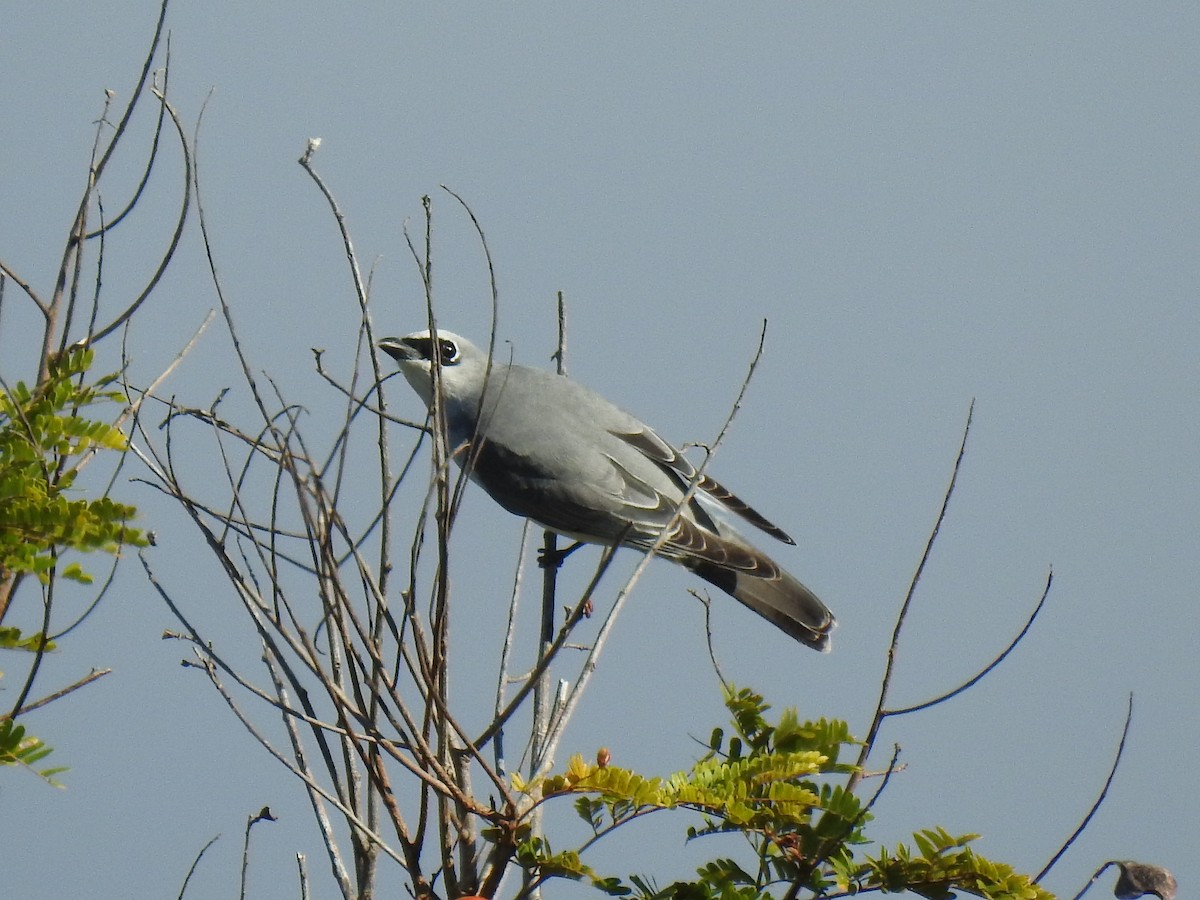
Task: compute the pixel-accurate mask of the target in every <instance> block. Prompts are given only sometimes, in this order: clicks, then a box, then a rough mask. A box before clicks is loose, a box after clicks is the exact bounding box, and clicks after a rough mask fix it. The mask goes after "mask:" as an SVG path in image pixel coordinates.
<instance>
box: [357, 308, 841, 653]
mask: <svg viewBox="0 0 1200 900" xmlns="http://www.w3.org/2000/svg"><path fill="white" fill-rule="evenodd" d="M377 346H378V347H379V349H380V350H382V351H383V352H384V353H386V354H387V355H388V356H390V357H392V359H394V360H395V361H396V363H397V364H398V366H399V368H400V371H401V373H403V375H404V377H405V379H406V380H407V381H408V383H409V385H411V386H412V388H413V390H414V391H415V392H416V393H417V395H418V396H419V397H420V399H421V400H422V401H423V402H424V403H425V406H426V408H427V409H429V408H432V406H433V402H434V381H433V367H434V360H435V359H436V360H437V361H438V363H439V364H440V367H441V389H442V396H443V401H444V407H443V408H444V415H445V421H446V430H447V438H448V440H449V442H450V446H451V449H452V450H455V451H457V452H456V453H455V458H456V460H458V462H459V463H460V464H462V465H468V463H467V462H466V461H467V460H468V459H470V460H472V462H471V463H470V464H469V466H470V468H469V471H470V475H471V478H472V480H474V481H475V482H476V483H478V484H479V485H480V486H482V487H483V489H484V490H485V491H486V492H487V493H488V494H489V495H490V496H491V497H492V499H493V500H495V501H496V502H497V503H499V504H500V506H502V507H503V508H504V509H506V510H508V511H509V512H510V513H513V514H515V515H517V516H521V517H523V518H528V519H532V520H533V521H535V522H537V523H538V524H540V525H542V526H543V527H545V528H549V529H551V530H552V531H555V532H557V533H559V534H561V535H564V536H565V537H567V538H570V539H572V540H574V541H579V542H583V543H593V544H601V545H606V546H612V545H615V544H620V545H623V546H628V547H633V548H636V549H638V550H641V551H643V552H648V551H650V550H651V549H652V548H653V546H654V545H655V543H656V542H658V541H659V538H660V537H662V535H663V531H664V530H665V529H666V530H667V534H666V536H665V537H663V539H662V542H661V543H660V544H659V546H658V548H657V550H655V552H656V554H657V555H659V556H662V557H664V558H666V559H668V560H671V561H672V562H675V563H678V564H679V565H681V566H683V567H684V568H686V569H689V570H690V571H692V572H693V573H695V574H696V575H698V576H700V578H702V579H704V580H705V581H707V582H708V583H709V584H711V585H713V586H714V587H717V588H719V589H720V590H722V591H724V592H725V593H726V594H729V595H730V596H732V597H734V598H735V599H737V600H739V601H741V602H742V603H743V604H745V605H746V606H747V607H749V608H750V609H752V610H754V612H756V613H758V614H759V615H760V616H762V617H763V618H764V619H766V620H767V621H769V622H771V623H772V624H773V625H775V626H776V627H777V628H779V629H780V630H781V631H783V632H784V633H786V634H788V635H790V636H791V637H793V638H794V639H796V640H797V641H800V642H801V643H802V644H805V645H807V646H809V647H812V648H814V649H816V650H820V651H822V652H828V650H829V646H830V632H831V631H832V630H833V629H834V627H835V626H836V625H837V621H836V619H835V618H834V616H833V614H832V613H831V612H830V611H829V609H828V608H827V607H826V606H825V604H824V603H822V602H821V601H820V600H819V599H818V598H817V596H816V595H815V594H814V593H813V592H812V591H810V590H809V589H808V588H807V587H805V586H804V585H803V584H801V583H800V582H799V581H798V580H797V579H796V578H794V577H793V576H792V575H790V574H789V573H788V572H786V571H784V569H783V568H782V567H781V566H780V565H779V564H778V563H776V562H775V561H774V560H773V559H771V558H770V557H769V556H767V555H766V554H765V553H763V552H762V551H761V550H758V549H757V548H756V547H754V546H753V545H751V543H750V542H749V541H748V540H747V539H746V538H744V537H743V536H742V535H741V534H740V533H739V532H738V531H737V530H736V529H735V527H734V526H733V524H732V523H731V522H730V521H729V520H730V518H731V517H732V516H731V515H730V514H732V515H733V516H737V517H740V518H741V519H743V520H744V521H746V522H748V523H750V524H751V525H754V526H755V527H757V528H758V529H760V530H761V531H763V532H765V533H766V534H768V535H770V536H771V537H773V538H776V539H778V540H780V541H783V542H784V543H787V544H795V541H794V540H792V538H791V537H789V536H788V534H787V533H786V532H784V531H783V530H782V529H781V528H779V527H778V526H777V525H775V524H773V523H772V522H770V521H769V520H768V519H766V518H765V517H764V516H763V515H761V514H760V513H758V512H757V511H756V510H754V509H753V508H752V507H751V506H750V505H749V504H747V503H746V502H745V501H743V500H742V499H741V498H739V497H738V496H737V495H736V494H734V493H732V492H731V491H729V490H727V489H726V488H724V487H723V486H721V485H720V484H719V483H718V482H716V481H714V480H713V479H712V478H710V477H708V476H707V475H701V476H700V477H699V480H698V481H697V483H696V490H695V492H694V493H693V496H692V498H691V499H690V501H689V502H688V503H687V504H686V505H685V506H684V507H683V508H682V509H681V510H679V507H680V504H681V502H682V501H683V498H684V495H685V493H686V492H687V490H688V487H689V485H690V484H691V482H692V481H693V479H695V478H696V476H697V470H696V468H695V466H693V465H692V464H691V462H689V461H688V460H687V459H686V458H685V457H684V455H683V454H682V453H681V452H680V451H679V450H677V449H676V448H675V447H673V446H672V445H671V444H669V443H667V441H665V440H663V439H662V438H661V437H659V435H658V434H657V433H656V432H655V431H654V430H653V429H652V428H650V427H649V426H648V425H646V424H645V423H643V422H642V421H640V420H639V419H637V418H636V417H635V416H633V415H632V414H630V413H627V412H625V411H624V410H623V409H621V408H620V407H618V406H616V405H614V404H613V403H611V402H609V401H608V400H606V399H605V398H604V397H602V396H601V395H600V394H598V393H596V392H595V391H592V390H591V389H589V388H587V387H585V386H584V385H582V384H580V383H579V382H577V381H573V380H572V379H570V378H567V377H566V376H564V375H559V374H557V373H555V372H551V371H548V370H546V369H539V368H534V367H530V366H522V365H516V364H513V363H505V362H502V361H500V360H495V359H490V358H489V354H488V353H487V352H486V351H484V350H481V349H480V348H479V347H477V346H475V345H474V344H472V343H471V342H470V341H468V340H467V339H466V338H463V337H460V336H459V335H457V334H454V333H453V332H449V331H443V330H442V329H437V330H436V332H431V331H428V330H425V331H417V332H414V333H412V334H409V335H406V336H404V337H387V338H383V339H382V340H380V341H378V343H377ZM676 510H679V514H678V515H676Z"/></svg>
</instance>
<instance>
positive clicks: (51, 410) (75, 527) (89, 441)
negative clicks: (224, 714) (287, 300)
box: [0, 347, 148, 784]
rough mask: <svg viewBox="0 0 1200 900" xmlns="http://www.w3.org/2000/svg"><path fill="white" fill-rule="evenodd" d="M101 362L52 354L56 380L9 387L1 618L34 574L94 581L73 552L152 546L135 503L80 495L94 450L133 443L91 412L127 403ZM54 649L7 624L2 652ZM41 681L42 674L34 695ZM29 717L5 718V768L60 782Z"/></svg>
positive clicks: (79, 353)
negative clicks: (41, 764)
mask: <svg viewBox="0 0 1200 900" xmlns="http://www.w3.org/2000/svg"><path fill="white" fill-rule="evenodd" d="M91 364H92V352H91V350H89V349H86V348H82V347H76V348H72V349H70V350H68V351H66V352H64V353H61V354H57V355H55V356H54V357H52V358H51V359H50V360H49V365H48V367H47V369H48V371H47V375H46V377H45V378H44V379H43V380H42V381H41V382H39V383H38V384H37V385H36V386H35V387H33V388H30V387H29V386H28V385H26V384H25V382H23V381H22V382H18V383H17V384H16V386H15V387H13V388H12V389H8V388H7V386H5V389H4V390H2V391H0V623H2V622H3V620H4V618H5V616H6V615H7V613H8V612H9V610H10V609H11V608H12V599H13V594H14V592H15V590H16V588H17V586H18V585H19V584H20V582H21V580H22V579H23V578H25V577H26V576H32V577H34V578H36V579H37V580H38V582H40V583H41V584H42V585H47V586H49V585H52V584H53V583H54V582H55V580H56V579H60V578H65V579H68V580H71V581H76V582H79V583H82V584H90V583H91V582H92V576H91V575H90V574H88V572H86V571H85V570H84V569H83V567H82V566H81V565H80V564H79V563H78V562H75V561H72V562H68V563H66V564H65V565H63V564H62V562H61V556H62V554H63V553H64V552H66V551H75V552H79V553H88V552H94V551H100V552H104V553H109V554H114V555H115V554H117V553H119V552H120V548H121V547H122V546H127V545H133V546H139V547H140V546H145V545H146V544H147V543H148V541H147V539H146V536H145V535H144V534H143V533H142V532H141V531H140V530H138V529H136V528H132V527H130V526H129V525H128V524H127V523H128V522H129V520H130V519H132V518H133V517H134V515H135V514H136V510H135V509H134V508H133V507H132V506H126V505H125V504H122V503H117V502H116V501H114V500H112V499H110V498H108V497H105V496H102V497H98V498H95V499H87V498H84V497H79V496H77V495H74V494H72V493H71V491H72V487H73V485H74V483H75V479H76V477H77V476H78V474H79V472H80V469H81V468H82V466H83V464H84V463H85V462H86V461H87V459H88V458H90V456H91V455H92V454H93V453H95V452H97V451H100V450H116V451H124V450H125V449H126V448H127V446H128V444H127V441H126V438H125V435H124V434H123V433H122V432H121V430H120V428H118V427H117V426H116V425H113V424H109V423H107V422H102V421H98V420H96V419H92V418H88V417H87V416H86V415H84V411H90V410H91V409H92V408H93V407H95V406H96V405H98V404H100V403H103V402H107V401H115V402H119V403H124V399H125V398H124V396H123V395H122V394H121V393H120V392H119V391H115V390H112V389H110V386H111V385H112V384H113V382H115V381H116V378H117V376H116V375H115V374H114V375H108V376H105V377H103V378H100V379H98V380H97V381H95V382H91V383H89V382H87V381H86V380H85V375H86V374H87V372H88V369H89V368H90V367H91ZM47 602H49V601H47ZM54 649H55V646H54V643H53V642H52V641H51V640H49V638H48V636H47V635H45V634H42V633H41V632H39V633H37V634H32V635H29V634H22V633H21V630H20V629H19V628H15V627H12V626H10V625H0V650H16V651H24V652H27V653H34V654H41V653H46V652H49V651H51V650H54ZM34 671H36V662H35V664H34ZM31 685H32V676H31V680H30V682H29V684H27V685H26V687H25V691H28V690H29V687H30V686H31ZM23 696H24V694H22V697H23ZM20 702H21V701H20V700H18V701H17V703H18V704H20ZM19 714H20V710H14V711H13V712H11V713H9V714H7V715H5V716H0V766H11V765H20V766H25V767H26V768H29V769H31V770H33V771H34V772H36V773H37V774H38V775H40V776H41V777H42V778H44V779H46V780H47V781H49V782H50V783H51V784H56V782H55V781H54V779H53V778H52V775H54V774H55V773H57V772H61V771H63V770H62V769H59V768H52V769H41V770H38V769H36V768H34V764H35V763H37V762H38V761H39V760H41V759H42V758H44V757H45V756H46V755H47V754H49V753H50V748H49V747H47V746H46V745H45V744H44V743H43V742H42V741H41V740H39V739H38V738H36V737H33V736H32V735H28V734H26V733H25V729H24V727H23V726H21V725H18V724H17V723H16V721H15V717H16V716H17V715H19Z"/></svg>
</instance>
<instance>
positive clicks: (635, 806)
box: [514, 687, 1053, 900]
mask: <svg viewBox="0 0 1200 900" xmlns="http://www.w3.org/2000/svg"><path fill="white" fill-rule="evenodd" d="M725 704H726V707H727V708H728V710H729V712H730V714H731V716H732V724H733V730H732V733H731V734H730V735H729V736H728V737H727V736H726V734H725V731H724V730H723V729H721V728H716V729H714V730H713V732H712V737H711V738H710V740H709V745H708V753H706V754H705V755H704V756H703V757H702V758H701V759H699V760H698V761H697V762H696V763H695V764H694V765H693V766H692V767H691V769H689V770H687V771H686V772H679V773H676V774H674V775H671V776H669V777H667V778H657V777H650V778H647V777H645V776H643V775H640V774H638V773H636V772H632V771H630V770H628V769H623V768H620V767H618V766H612V765H605V764H604V763H603V762H601V761H598V762H595V763H589V762H586V761H585V760H584V759H583V757H582V756H580V755H578V754H577V755H575V756H573V757H572V758H571V760H570V762H569V763H568V765H567V768H566V770H565V771H563V772H562V773H560V774H556V775H551V776H549V777H547V778H544V779H541V780H540V781H538V782H536V783H527V782H524V781H522V780H521V779H519V778H518V779H515V784H514V786H515V787H516V789H517V790H519V791H522V792H524V793H526V794H528V795H530V796H532V797H538V796H539V795H540V797H541V798H542V802H545V801H546V800H549V799H551V798H554V797H557V796H562V795H571V796H574V797H575V801H574V804H575V810H576V812H577V813H578V814H579V816H580V818H582V819H583V820H584V822H586V823H587V824H588V826H589V827H590V828H591V829H592V831H593V833H594V835H595V838H599V837H600V836H603V835H604V834H607V833H608V832H610V831H612V830H613V829H615V828H618V827H620V826H621V825H624V824H626V823H627V822H629V821H631V820H633V819H634V818H637V817H639V816H642V815H645V814H647V813H650V812H655V811H659V810H669V809H680V808H682V809H687V810H691V811H693V812H695V813H699V815H700V816H701V820H702V824H701V825H699V826H695V825H693V826H691V827H689V828H688V829H687V838H688V840H693V839H696V838H700V837H706V836H710V835H719V834H725V833H734V834H740V835H742V836H744V837H745V838H747V839H749V844H750V847H751V848H752V850H753V856H754V860H753V864H751V865H746V864H743V863H741V862H738V861H737V860H734V859H732V858H718V859H714V860H712V861H710V862H708V863H706V864H705V865H704V866H702V867H701V868H700V869H699V870H697V873H696V874H697V878H696V879H695V880H694V881H688V882H675V883H673V884H671V885H668V886H667V887H665V888H658V887H656V886H655V885H654V884H653V883H652V882H651V881H650V880H649V879H646V878H643V877H640V876H636V875H635V876H631V877H630V879H629V882H628V883H626V882H625V881H623V880H622V879H620V878H617V877H601V876H599V875H598V874H597V873H596V872H594V871H593V870H592V869H591V868H590V867H589V866H587V865H586V864H585V863H583V862H582V861H581V859H580V854H579V852H578V851H575V850H570V851H560V852H558V853H554V852H552V851H551V849H550V847H549V844H548V843H547V842H546V841H545V839H544V838H539V837H532V836H528V835H526V836H525V840H524V841H523V842H522V844H521V845H520V848H519V851H518V853H517V861H518V862H519V863H520V864H521V865H522V866H523V867H524V868H525V869H526V870H527V871H528V872H530V873H531V875H533V877H534V878H536V879H538V880H545V879H547V878H551V877H566V878H571V879H575V880H582V879H588V880H590V881H591V882H592V884H593V885H594V886H595V887H597V888H598V889H600V890H601V891H603V892H604V893H607V894H610V895H612V896H632V897H637V898H640V900H710V898H712V900H715V898H720V900H769V898H772V897H794V896H796V895H797V891H798V890H801V889H807V890H809V891H811V892H812V893H813V894H816V895H824V894H830V893H841V894H856V893H860V892H863V891H887V892H898V891H912V892H914V893H917V894H920V895H921V896H924V897H929V898H932V900H943V898H948V897H952V896H953V892H954V891H963V892H966V893H969V894H975V895H977V896H980V897H987V898H990V900H1053V897H1052V895H1051V894H1049V893H1047V892H1046V891H1044V890H1042V889H1041V888H1040V887H1038V886H1037V885H1036V884H1034V883H1033V882H1032V880H1031V879H1030V878H1028V877H1027V876H1025V875H1020V874H1018V873H1016V872H1014V871H1013V870H1012V868H1011V867H1009V866H1007V865H1004V864H1002V863H996V862H992V861H991V860H988V859H985V858H983V857H982V856H980V855H978V854H977V853H975V852H974V851H973V850H972V849H971V848H970V847H969V846H968V845H969V844H970V843H971V842H972V841H974V840H975V839H976V838H977V835H970V834H969V835H960V836H953V835H950V834H948V833H947V832H945V831H943V830H942V829H940V828H935V829H926V830H921V831H918V832H916V833H915V834H914V835H913V846H908V845H905V844H902V845H900V846H898V847H896V848H895V849H894V850H886V849H885V850H880V851H879V852H878V853H877V854H876V855H871V854H868V853H862V852H859V851H860V850H861V848H862V847H863V846H864V845H867V844H870V843H871V841H870V839H869V838H868V836H867V835H866V833H865V827H866V826H867V825H868V823H869V822H870V821H871V813H870V810H869V806H868V805H866V804H864V803H863V802H862V801H861V800H860V799H859V798H858V797H857V795H855V794H854V793H853V792H852V791H850V790H848V789H847V788H846V787H845V786H844V785H843V784H842V783H840V781H841V779H842V778H843V777H846V776H849V775H852V774H854V773H855V772H856V771H857V769H856V767H855V766H853V765H849V764H846V763H842V762H839V761H838V757H839V753H840V751H841V749H842V747H844V746H846V745H850V744H855V743H857V742H856V741H855V739H854V738H853V737H852V736H851V734H850V731H849V727H848V726H847V725H846V723H845V722H842V721H839V720H828V719H819V720H817V721H810V722H802V721H800V719H799V717H798V716H797V715H796V712H795V710H791V709H788V710H785V711H784V712H783V713H782V714H781V715H780V716H779V720H778V721H777V722H771V721H769V720H768V719H767V717H766V712H767V710H768V709H769V706H768V705H767V704H766V703H765V702H764V701H763V698H762V697H761V696H760V695H759V694H756V693H754V692H753V691H750V690H746V689H741V690H738V689H735V688H732V687H731V688H729V689H728V690H727V691H726V697H725ZM585 846H586V845H585Z"/></svg>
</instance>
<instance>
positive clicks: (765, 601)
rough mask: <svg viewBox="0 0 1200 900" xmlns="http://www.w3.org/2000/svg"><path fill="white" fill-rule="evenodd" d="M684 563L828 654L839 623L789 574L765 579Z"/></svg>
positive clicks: (700, 562) (695, 562) (708, 564)
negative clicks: (831, 635) (831, 633)
mask: <svg viewBox="0 0 1200 900" xmlns="http://www.w3.org/2000/svg"><path fill="white" fill-rule="evenodd" d="M683 564H684V565H685V566H687V567H688V568H689V569H691V570H692V571H693V572H695V573H696V574H697V575H699V576H700V577H701V578H703V579H704V580H705V581H707V582H708V583H709V584H711V585H714V586H715V587H718V588H720V589H721V590H723V591H724V592H725V593H727V594H729V596H731V597H733V598H735V599H737V600H740V601H741V602H742V603H744V604H745V605H746V606H748V607H750V608H751V609H752V610H754V611H755V612H756V613H758V614H759V615H760V616H762V617H763V618H764V619H766V620H767V621H768V622H770V623H771V624H772V625H774V626H775V627H776V628H778V629H779V630H781V631H783V632H784V633H785V634H789V635H791V636H792V637H794V638H795V639H796V640H798V641H800V643H802V644H806V645H808V646H809V647H812V648H813V649H814V650H820V651H821V652H822V653H828V652H829V633H830V632H831V631H833V629H834V628H836V627H837V620H836V619H835V618H834V617H833V613H831V612H830V611H829V608H828V607H827V606H825V604H824V603H822V602H821V601H820V600H819V599H817V595H816V594H814V593H813V592H812V591H810V590H809V589H808V588H806V587H805V586H804V585H802V584H801V583H800V582H799V581H797V580H796V579H795V578H793V577H792V576H791V575H789V574H788V573H787V572H785V571H783V570H782V569H780V568H778V567H775V568H776V571H777V572H778V576H777V577H769V578H764V577H761V576H757V575H751V574H750V573H748V572H745V571H738V570H734V569H726V568H723V567H721V566H718V565H715V564H713V563H711V562H707V561H704V560H697V559H691V560H686V561H684V562H683Z"/></svg>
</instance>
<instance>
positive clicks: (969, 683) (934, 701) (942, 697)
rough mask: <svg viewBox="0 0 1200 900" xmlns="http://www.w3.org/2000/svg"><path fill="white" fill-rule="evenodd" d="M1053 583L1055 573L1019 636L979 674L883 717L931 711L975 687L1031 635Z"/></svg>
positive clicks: (1047, 579)
mask: <svg viewBox="0 0 1200 900" xmlns="http://www.w3.org/2000/svg"><path fill="white" fill-rule="evenodd" d="M1053 581H1054V572H1053V571H1051V572H1050V573H1049V574H1047V575H1046V587H1045V588H1043V589H1042V596H1041V598H1040V599H1039V600H1038V602H1037V605H1036V606H1035V607H1034V608H1033V612H1031V613H1030V614H1029V618H1028V619H1026V620H1025V624H1024V625H1023V626H1022V627H1021V630H1020V631H1019V632H1017V636H1016V637H1014V638H1013V639H1012V640H1011V641H1009V644H1008V646H1007V647H1005V648H1004V649H1003V650H1001V651H1000V653H999V654H997V656H996V658H995V659H993V660H992V661H991V662H989V663H988V664H987V665H986V666H984V667H983V668H982V669H980V670H979V672H977V673H976V674H975V675H972V676H971V677H970V678H968V679H967V680H966V681H964V682H963V683H962V684H960V685H959V686H958V687H956V688H953V689H952V690H949V691H946V692H945V693H944V694H939V695H938V696H936V697H933V698H931V699H929V700H924V701H922V702H921V703H917V704H914V705H912V706H904V707H899V708H897V709H886V710H884V712H883V715H884V716H903V715H907V714H908V713H914V712H919V711H921V710H923V709H929V707H931V706H937V705H938V704H939V703H942V702H944V701H946V700H949V699H951V698H952V697H957V696H958V695H959V694H961V693H962V692H963V691H965V690H966V689H967V688H969V687H973V686H974V685H975V684H977V683H978V682H979V681H981V680H982V679H983V677H984V676H985V675H987V674H988V673H989V672H990V671H992V669H994V668H996V666H998V665H1000V663H1002V662H1004V660H1005V658H1006V657H1007V656H1008V655H1009V654H1010V653H1011V652H1012V651H1013V649H1014V648H1015V647H1016V646H1017V644H1019V643H1020V642H1021V641H1022V640H1023V639H1024V637H1025V635H1026V634H1028V633H1029V629H1030V628H1032V627H1033V622H1034V620H1035V619H1037V617H1038V613H1040V612H1041V611H1042V607H1043V606H1045V605H1046V598H1047V597H1048V596H1050V585H1051V583H1053Z"/></svg>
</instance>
